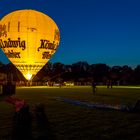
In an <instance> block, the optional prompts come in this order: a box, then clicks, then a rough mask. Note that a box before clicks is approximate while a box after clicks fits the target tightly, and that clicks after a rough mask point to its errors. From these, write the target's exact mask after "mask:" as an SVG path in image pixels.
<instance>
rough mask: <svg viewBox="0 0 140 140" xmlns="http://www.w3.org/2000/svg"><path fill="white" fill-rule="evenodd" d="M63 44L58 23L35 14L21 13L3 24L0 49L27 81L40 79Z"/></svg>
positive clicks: (44, 15)
mask: <svg viewBox="0 0 140 140" xmlns="http://www.w3.org/2000/svg"><path fill="white" fill-rule="evenodd" d="M59 41H60V32H59V29H58V27H57V25H56V23H55V22H54V21H53V20H52V19H51V18H50V17H49V16H47V15H46V14H44V13H41V12H38V11H35V10H18V11H14V12H12V13H10V14H8V15H6V16H4V17H3V18H2V19H1V21H0V48H1V49H2V50H3V52H4V53H5V54H6V56H7V57H8V58H9V60H10V61H11V62H12V63H13V64H14V65H15V66H16V67H17V69H18V70H19V71H20V72H21V73H22V74H23V75H24V77H25V78H28V77H27V73H28V72H30V74H31V75H36V74H37V72H39V71H40V69H41V68H42V67H43V66H44V65H45V64H46V63H47V62H48V61H49V59H50V58H51V57H52V55H53V54H54V53H55V51H56V49H57V47H58V44H59Z"/></svg>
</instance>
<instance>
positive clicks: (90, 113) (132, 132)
mask: <svg viewBox="0 0 140 140" xmlns="http://www.w3.org/2000/svg"><path fill="white" fill-rule="evenodd" d="M15 96H17V97H19V98H22V99H24V100H25V101H26V102H27V103H28V104H29V105H30V110H31V111H33V108H34V105H35V104H37V103H43V104H44V105H45V111H46V114H47V117H48V120H49V122H50V125H51V128H52V133H53V134H54V135H55V136H56V138H57V140H140V133H139V130H140V113H139V114H138V113H128V112H121V111H115V110H100V109H89V108H84V107H81V106H76V105H72V104H69V103H65V102H62V101H59V100H57V97H62V98H67V99H73V100H79V101H84V102H88V103H105V104H112V105H116V104H125V105H127V104H132V105H134V104H135V103H136V101H137V100H138V99H140V88H139V87H135V88H134V87H113V88H112V89H107V88H106V87H103V86H100V87H97V92H96V94H93V93H92V88H91V87H69V88H68V87H67V88H66V87H62V88H58V87H56V88H48V87H20V88H19V87H17V89H16V95H15ZM13 114H14V108H13V106H12V105H9V104H7V103H5V102H4V101H3V97H0V140H1V139H4V136H6V135H10V133H11V131H12V128H11V126H12V116H13ZM32 126H33V127H32V133H33V136H34V137H37V136H38V132H37V130H36V127H35V122H34V121H33V125H32ZM5 139H6V138H5Z"/></svg>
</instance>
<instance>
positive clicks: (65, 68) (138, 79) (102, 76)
mask: <svg viewBox="0 0 140 140" xmlns="http://www.w3.org/2000/svg"><path fill="white" fill-rule="evenodd" d="M0 73H6V74H9V73H13V79H14V80H15V81H26V80H25V78H24V77H23V75H22V74H21V73H20V72H19V71H18V70H17V69H16V67H15V66H14V65H13V64H11V63H9V64H3V63H0ZM92 80H94V81H95V82H96V83H97V84H102V85H106V83H107V82H108V81H111V82H112V83H113V84H115V85H139V84H140V65H137V66H136V67H135V68H132V67H130V66H128V65H124V66H108V65H107V64H102V63H98V64H88V63H87V62H85V61H79V62H76V63H73V64H70V65H68V64H62V63H60V62H56V63H51V62H48V63H47V64H46V65H45V66H44V67H43V68H42V69H41V70H40V71H39V72H38V73H37V75H36V76H34V78H33V79H32V81H42V82H47V81H50V82H64V81H71V82H81V83H85V82H91V81H92Z"/></svg>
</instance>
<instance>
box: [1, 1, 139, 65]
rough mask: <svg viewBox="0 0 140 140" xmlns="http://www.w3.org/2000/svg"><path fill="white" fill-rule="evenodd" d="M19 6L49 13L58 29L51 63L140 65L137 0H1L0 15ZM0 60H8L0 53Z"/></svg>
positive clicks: (19, 7) (6, 61)
mask: <svg viewBox="0 0 140 140" xmlns="http://www.w3.org/2000/svg"><path fill="white" fill-rule="evenodd" d="M19 9H34V10H38V11H40V12H43V13H45V14H47V15H49V16H50V17H51V18H52V19H53V20H54V21H55V22H56V23H57V25H58V27H59V29H60V36H61V40H60V45H59V46H58V49H57V51H56V53H55V54H54V55H53V57H52V58H51V60H50V61H51V62H61V63H64V64H72V63H75V62H78V61H87V62H88V63H89V64H96V63H106V64H107V65H111V66H112V65H129V66H136V65H138V64H140V1H139V0H68V1H67V0H1V3H0V18H2V17H3V16H4V15H6V14H8V13H10V12H12V11H15V10H19ZM0 61H2V62H3V63H8V62H9V61H8V60H7V59H6V57H5V56H4V55H3V53H0Z"/></svg>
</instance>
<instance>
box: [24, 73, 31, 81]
mask: <svg viewBox="0 0 140 140" xmlns="http://www.w3.org/2000/svg"><path fill="white" fill-rule="evenodd" d="M25 78H26V79H27V80H31V78H32V74H30V73H29V72H28V73H27V74H26V75H25Z"/></svg>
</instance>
